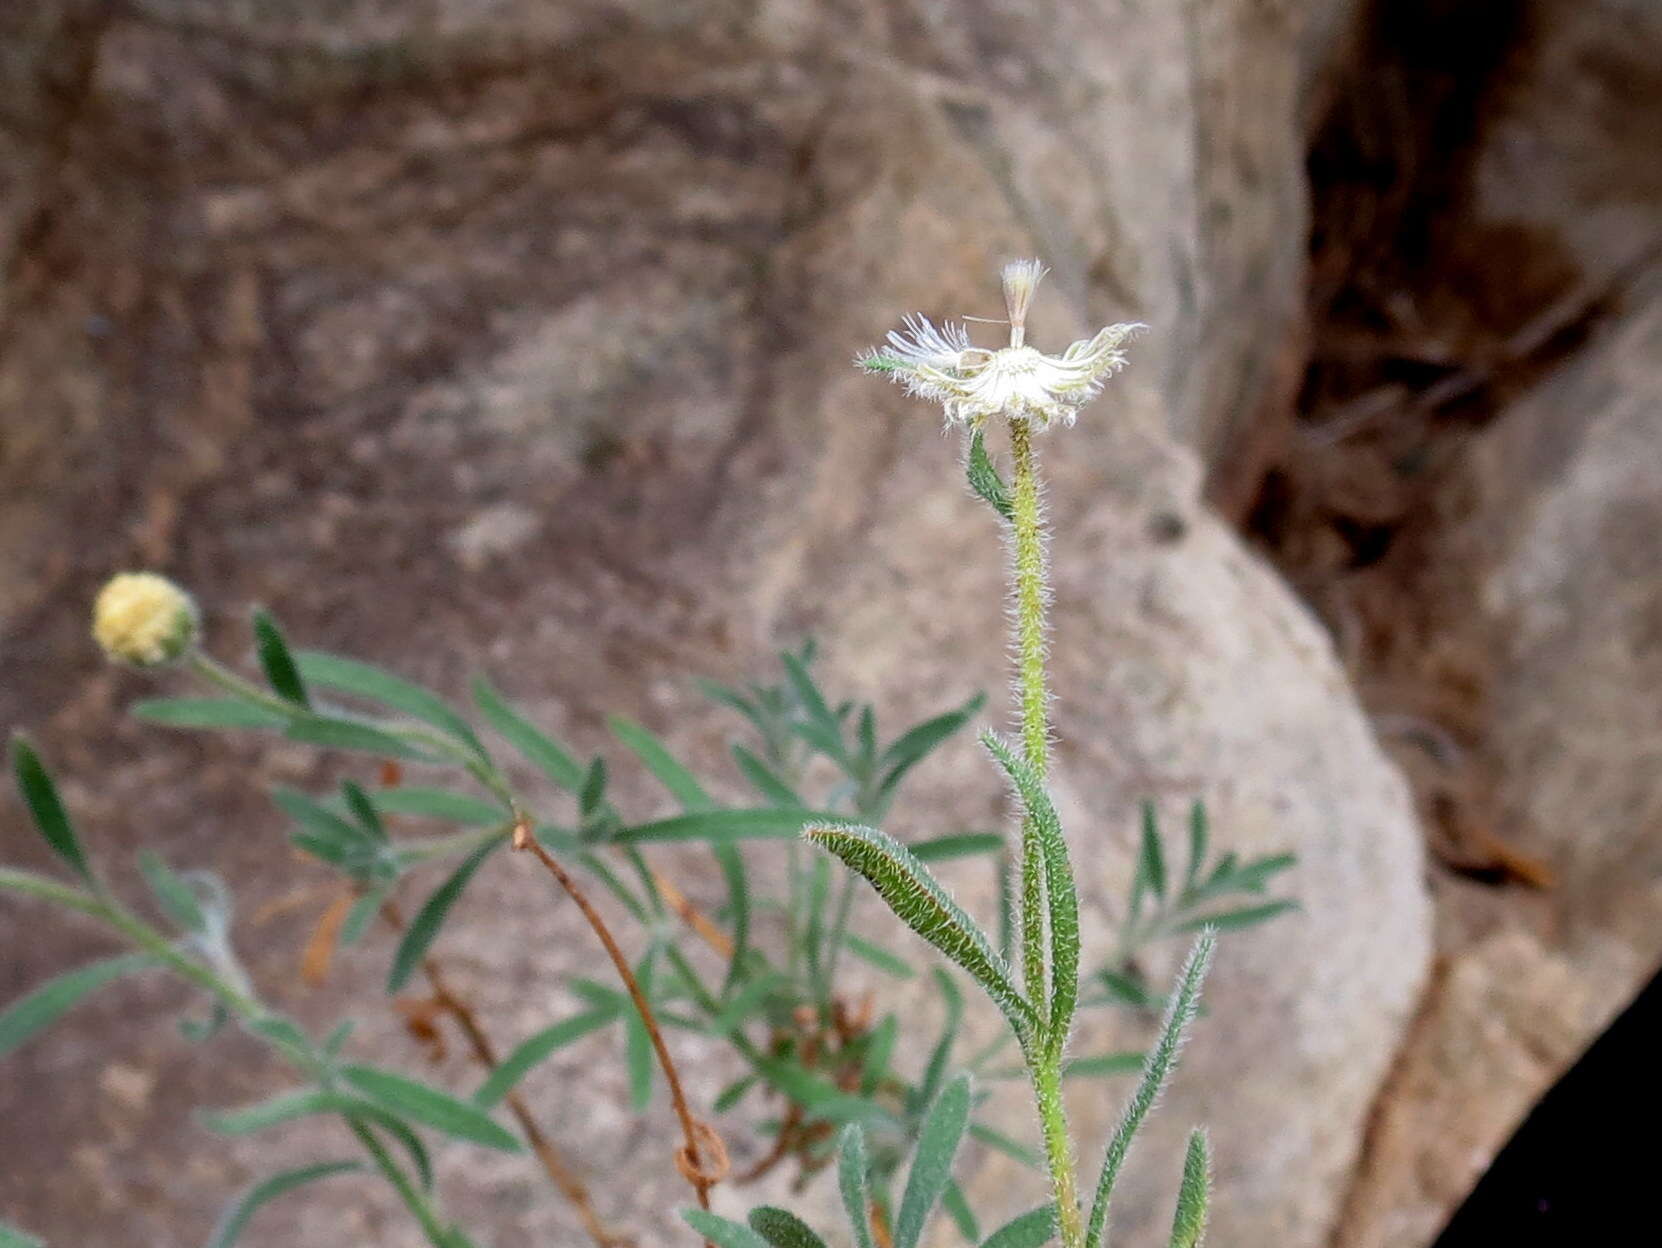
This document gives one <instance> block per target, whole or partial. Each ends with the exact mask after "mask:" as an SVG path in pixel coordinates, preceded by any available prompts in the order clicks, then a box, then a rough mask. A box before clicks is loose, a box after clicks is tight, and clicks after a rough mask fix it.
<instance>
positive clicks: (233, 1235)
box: [207, 1161, 363, 1248]
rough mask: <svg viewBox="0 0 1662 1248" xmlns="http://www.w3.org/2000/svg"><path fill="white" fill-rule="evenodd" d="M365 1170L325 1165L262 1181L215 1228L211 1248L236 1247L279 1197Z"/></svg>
mask: <svg viewBox="0 0 1662 1248" xmlns="http://www.w3.org/2000/svg"><path fill="white" fill-rule="evenodd" d="M362 1169H363V1165H362V1164H361V1163H359V1162H356V1161H325V1162H319V1163H318V1164H316V1165H311V1166H297V1167H296V1168H294V1169H293V1170H283V1171H280V1172H279V1173H277V1174H274V1175H272V1176H271V1177H270V1178H268V1179H262V1180H261V1181H260V1182H258V1183H256V1184H254V1186H253V1187H251V1188H249V1189H248V1190H247V1191H246V1192H244V1193H243V1194H242V1195H241V1196H239V1197H237V1199H236V1201H235V1202H234V1203H233V1204H232V1205H231V1206H230V1208H228V1209H226V1211H225V1213H224V1214H223V1216H221V1217H220V1219H219V1225H217V1226H216V1227H214V1233H213V1235H212V1236H210V1237H209V1239H208V1244H207V1248H231V1245H232V1244H234V1243H236V1240H237V1236H239V1235H241V1234H242V1232H243V1230H244V1229H246V1227H247V1226H248V1221H249V1219H250V1218H252V1217H253V1216H254V1214H255V1213H257V1212H258V1211H259V1209H260V1207H261V1206H262V1205H266V1204H269V1203H270V1202H272V1201H274V1200H276V1199H277V1198H278V1197H279V1196H283V1195H286V1194H288V1193H289V1192H292V1191H294V1189H295V1188H297V1187H304V1186H305V1185H306V1184H308V1183H315V1182H317V1180H319V1179H327V1178H332V1177H334V1176H335V1175H337V1174H351V1173H353V1172H356V1171H361V1170H362Z"/></svg>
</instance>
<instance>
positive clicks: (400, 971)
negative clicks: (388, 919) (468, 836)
mask: <svg viewBox="0 0 1662 1248" xmlns="http://www.w3.org/2000/svg"><path fill="white" fill-rule="evenodd" d="M506 840H507V837H506V836H496V837H492V838H491V839H490V840H488V841H486V842H485V843H484V844H483V845H481V846H480V847H479V848H478V849H476V850H474V851H473V852H472V853H471V854H469V855H468V856H467V857H466V858H465V859H463V860H462V864H461V865H460V866H459V867H457V868H456V870H455V871H453V872H452V873H451V875H450V878H449V879H448V880H446V881H445V882H444V883H443V884H440V885H439V886H438V887H437V888H436V889H434V890H433V895H432V896H431V897H429V898H428V899H427V902H426V904H425V905H423V906H422V907H421V910H420V912H419V913H417V915H416V917H415V918H414V919H413V920H412V921H411V923H410V926H409V927H407V928H406V929H404V935H403V937H402V938H400V940H399V942H398V951H397V952H396V953H395V954H394V955H393V959H392V971H391V973H390V974H389V975H388V976H387V991H388V992H389V993H392V992H398V991H399V990H401V989H402V988H403V987H404V985H405V984H406V983H408V982H409V978H410V976H411V975H412V974H414V973H415V969H416V967H418V966H420V965H421V959H422V958H424V957H425V956H427V950H428V948H429V947H431V945H432V943H433V941H434V940H436V939H437V938H438V934H439V929H440V928H442V927H443V926H444V921H445V919H447V918H448V917H449V916H450V908H451V907H452V906H454V905H455V904H456V899H457V898H458V897H460V896H461V895H462V890H463V889H465V888H466V887H467V886H468V883H469V881H471V880H472V879H473V873H474V872H475V871H477V870H478V869H479V868H480V866H482V865H483V864H484V861H485V859H487V858H489V857H490V856H491V855H492V854H493V853H495V852H496V851H497V850H498V849H500V848H501V847H502V845H503V844H504V843H505V842H506Z"/></svg>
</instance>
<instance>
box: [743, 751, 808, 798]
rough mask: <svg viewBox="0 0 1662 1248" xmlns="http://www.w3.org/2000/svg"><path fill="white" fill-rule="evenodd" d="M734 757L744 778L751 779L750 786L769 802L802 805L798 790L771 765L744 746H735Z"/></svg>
mask: <svg viewBox="0 0 1662 1248" xmlns="http://www.w3.org/2000/svg"><path fill="white" fill-rule="evenodd" d="M733 759H734V761H735V762H737V763H738V765H739V770H740V771H742V772H743V773H744V778H745V779H746V780H748V781H750V787H751V788H753V789H755V790H756V792H758V793H759V794H761V795H762V797H763V798H764V799H765V800H766V801H769V802H772V803H773V804H774V805H776V806H801V805H802V799H801V798H800V797H798V796H797V793H796V790H795V789H793V788H791V786H790V785H788V784H786V783H785V782H784V780H782V779H780V777H779V774H778V773H777V772H776V771H774V770H773V768H771V767H769V766H768V765H767V764H766V763H765V762H763V761H762V760H761V759H760V758H758V757H756V755H754V754H752V753H751V752H750V751H749V750H747V749H745V748H744V746H742V745H738V744H735V745H734V746H733Z"/></svg>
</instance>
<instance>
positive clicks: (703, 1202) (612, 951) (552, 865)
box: [513, 816, 728, 1248]
mask: <svg viewBox="0 0 1662 1248" xmlns="http://www.w3.org/2000/svg"><path fill="white" fill-rule="evenodd" d="M513 846H514V848H515V849H516V850H520V851H529V852H530V853H531V854H532V855H533V856H534V857H535V858H536V859H537V861H539V862H541V863H542V865H543V866H544V867H546V868H547V869H548V873H549V874H550V875H552V876H553V877H554V879H555V881H556V882H557V883H558V884H559V885H560V887H561V888H562V889H563V890H564V891H565V894H566V896H568V897H570V898H571V899H572V901H574V902H576V903H577V908H578V909H579V910H581V911H582V912H583V917H584V918H585V919H586V920H587V921H588V924H589V927H591V928H592V929H593V930H594V934H595V935H596V936H597V937H598V938H599V939H600V943H601V944H602V945H603V946H605V949H606V954H607V956H608V957H610V958H611V960H612V966H613V967H614V968H615V969H616V971H617V974H618V978H619V979H621V980H622V981H623V986H624V987H625V988H626V989H627V990H628V992H629V999H630V1000H631V1001H633V1002H634V1005H635V1009H636V1011H637V1012H638V1013H639V1014H640V1019H641V1023H642V1024H643V1025H644V1026H645V1027H646V1034H647V1036H648V1038H649V1039H650V1040H651V1041H652V1048H653V1051H654V1053H656V1054H657V1057H658V1065H659V1067H660V1069H662V1070H663V1072H664V1082H665V1083H667V1084H668V1085H669V1096H670V1101H671V1103H672V1104H673V1105H674V1107H675V1116H676V1117H677V1118H678V1119H679V1120H680V1122H681V1135H682V1146H681V1148H680V1149H679V1150H678V1151H677V1152H676V1154H675V1168H676V1169H677V1170H679V1171H680V1172H681V1177H682V1178H684V1179H686V1180H687V1182H688V1183H690V1184H691V1185H692V1187H693V1190H694V1191H695V1192H696V1193H697V1194H698V1204H699V1207H700V1208H702V1209H708V1208H709V1207H710V1189H711V1188H712V1187H714V1186H715V1185H716V1184H717V1183H719V1182H721V1180H722V1179H723V1178H725V1177H726V1175H727V1170H728V1160H727V1149H726V1146H725V1145H724V1144H723V1143H722V1140H721V1136H720V1135H718V1134H717V1133H716V1130H715V1128H714V1127H712V1126H710V1124H709V1123H707V1122H704V1121H703V1120H702V1119H700V1118H698V1117H696V1116H694V1114H693V1112H692V1109H691V1108H690V1107H689V1105H688V1103H687V1094H686V1091H685V1090H684V1089H683V1088H682V1086H681V1075H680V1072H679V1071H677V1070H676V1067H675V1060H674V1059H673V1058H672V1057H670V1054H669V1047H668V1046H667V1045H666V1044H665V1043H664V1036H663V1032H662V1030H661V1029H660V1028H659V1026H658V1020H657V1017H656V1016H655V1015H654V1014H653V1012H652V1006H651V1004H650V1003H648V1001H647V999H646V994H645V993H644V992H642V991H641V986H640V981H639V980H637V979H636V978H635V972H634V971H633V970H632V969H631V968H630V966H629V960H628V959H627V958H625V957H624V956H623V950H622V949H621V948H619V946H618V943H617V939H616V937H614V936H613V935H612V932H611V929H610V928H608V927H607V926H606V920H605V919H603V918H602V917H601V915H600V912H599V911H598V910H596V909H595V907H594V903H593V902H591V901H590V900H589V898H588V894H586V893H585V892H584V891H583V890H582V888H580V887H579V886H578V884H577V881H576V880H575V879H573V878H572V876H571V873H570V872H568V871H567V870H566V869H565V868H564V867H563V866H561V865H560V863H559V861H558V860H557V859H556V858H555V857H554V855H553V854H551V853H549V852H548V851H547V850H546V849H544V848H543V847H542V845H541V843H539V842H538V840H537V838H536V836H535V835H533V833H532V831H531V824H530V821H529V820H527V819H526V818H525V817H524V816H521V817H520V819H519V821H518V822H517V823H516V824H515V825H514V840H513ZM706 1244H707V1248H708V1241H706Z"/></svg>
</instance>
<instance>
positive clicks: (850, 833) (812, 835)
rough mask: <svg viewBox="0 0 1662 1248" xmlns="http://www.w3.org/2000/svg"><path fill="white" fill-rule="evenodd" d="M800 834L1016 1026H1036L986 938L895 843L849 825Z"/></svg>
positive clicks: (815, 828) (819, 827)
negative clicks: (867, 886) (856, 877)
mask: <svg viewBox="0 0 1662 1248" xmlns="http://www.w3.org/2000/svg"><path fill="white" fill-rule="evenodd" d="M803 835H805V836H806V837H807V838H808V839H809V840H810V841H813V842H814V843H815V844H818V845H823V846H824V847H825V848H826V849H828V850H830V851H831V852H832V853H833V854H835V855H836V856H837V857H838V858H841V859H842V860H843V862H844V863H845V864H846V865H847V866H848V867H849V868H850V869H851V870H853V871H855V872H857V873H858V874H860V875H862V876H864V877H865V878H866V879H867V880H868V881H869V882H870V883H871V885H872V887H873V888H875V889H876V890H877V892H878V895H879V896H881V897H882V898H883V900H884V901H885V902H887V903H888V905H889V909H891V910H893V911H894V912H895V915H896V917H898V918H899V919H900V921H901V922H903V923H905V924H906V926H907V927H909V928H911V929H912V930H913V931H914V932H916V933H917V934H918V935H919V936H922V937H923V938H924V939H925V940H927V941H928V942H929V943H930V944H932V945H934V946H935V948H937V949H939V950H940V951H941V952H942V953H944V954H945V955H946V956H947V957H949V958H951V959H952V960H953V961H954V962H956V963H957V964H958V965H959V966H961V967H963V968H964V969H965V970H966V971H968V972H969V973H970V975H971V977H972V978H974V980H975V981H976V982H977V983H979V984H980V985H981V986H982V988H983V989H985V990H986V992H987V994H988V995H989V996H991V997H992V999H993V1001H994V1003H995V1004H996V1005H998V1007H999V1008H1000V1009H1001V1010H1003V1011H1004V1013H1005V1015H1006V1016H1007V1017H1009V1018H1010V1020H1011V1022H1012V1023H1013V1024H1015V1025H1016V1026H1017V1027H1018V1028H1028V1027H1032V1026H1034V1025H1036V1024H1037V1022H1038V1019H1037V1016H1036V1015H1035V1013H1034V1010H1033V1007H1032V1005H1030V1004H1029V1003H1028V1001H1027V1000H1026V998H1024V997H1023V996H1022V995H1021V993H1020V992H1018V991H1017V989H1016V986H1015V983H1014V981H1013V980H1012V978H1011V975H1010V968H1009V967H1008V966H1006V965H1005V963H1004V959H1003V958H1001V957H999V955H998V954H997V953H996V952H994V950H993V947H992V946H991V945H990V944H989V943H988V941H987V937H986V934H985V933H984V932H982V930H981V929H980V928H979V927H978V926H976V923H975V921H974V920H973V919H971V918H970V917H969V915H967V914H966V913H964V911H963V909H962V908H961V907H960V906H959V905H958V903H957V902H955V901H953V900H952V898H951V897H950V896H949V895H948V894H947V891H946V890H945V889H944V888H942V887H941V885H940V884H939V883H938V882H937V881H936V879H935V877H934V876H933V875H931V874H930V872H929V869H928V868H927V867H925V866H924V865H923V864H922V863H921V862H919V861H918V860H917V858H916V857H915V856H914V855H913V854H912V853H911V851H909V850H908V849H907V848H906V847H905V846H904V845H902V844H901V843H900V842H899V841H897V840H895V839H894V838H893V837H891V836H886V835H885V834H883V833H882V832H879V831H877V830H876V829H874V828H862V827H858V826H855V825H852V824H820V825H817V826H810V827H809V828H807V829H806V830H805V831H804V833H803Z"/></svg>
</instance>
